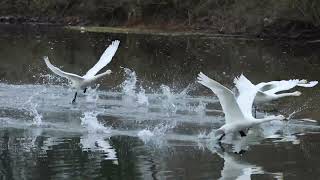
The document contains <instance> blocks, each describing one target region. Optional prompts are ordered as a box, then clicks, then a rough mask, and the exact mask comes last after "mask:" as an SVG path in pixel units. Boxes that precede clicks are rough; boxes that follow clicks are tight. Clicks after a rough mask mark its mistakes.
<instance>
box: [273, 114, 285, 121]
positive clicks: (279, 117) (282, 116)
mask: <svg viewBox="0 0 320 180" xmlns="http://www.w3.org/2000/svg"><path fill="white" fill-rule="evenodd" d="M275 119H276V120H286V119H287V118H286V117H285V116H284V115H278V116H275Z"/></svg>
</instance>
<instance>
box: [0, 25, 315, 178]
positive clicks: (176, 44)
mask: <svg viewBox="0 0 320 180" xmlns="http://www.w3.org/2000/svg"><path fill="white" fill-rule="evenodd" d="M114 39H120V40H121V46H120V47H119V50H118V52H117V54H116V56H115V57H114V59H113V61H112V62H111V64H110V67H108V68H110V69H112V71H113V74H111V75H110V76H108V77H106V78H105V79H104V80H102V81H100V85H99V87H92V88H90V89H88V91H87V93H86V94H80V95H79V99H78V102H77V104H75V105H72V104H71V100H72V97H73V94H74V92H73V90H72V89H70V88H68V86H67V81H65V80H64V79H61V78H58V77H56V76H54V75H52V74H51V73H50V72H49V71H48V69H47V68H46V67H45V64H44V62H43V60H42V57H43V56H45V55H48V56H49V57H50V59H51V60H52V62H53V63H54V64H55V65H57V66H59V67H62V68H63V69H64V70H66V71H68V72H75V73H78V74H81V73H84V72H86V71H87V70H88V69H89V68H90V67H91V66H92V65H93V64H94V63H95V62H96V60H97V59H99V56H100V54H101V52H102V51H103V50H104V49H105V46H106V45H108V44H109V42H110V41H112V40H114ZM315 48H317V45H316V44H312V47H311V45H306V44H305V45H301V44H297V43H296V44H290V45H289V44H288V43H285V42H271V41H260V40H230V39H214V38H208V37H206V38H202V37H201V38H200V37H164V36H161V37H159V36H150V35H123V34H99V33H80V32H79V33H78V32H72V31H65V30H61V29H58V28H52V27H51V28H48V27H37V26H31V27H27V26H26V27H23V26H20V27H13V26H1V27H0V59H1V65H0V79H1V83H0V97H1V98H0V123H1V127H0V143H1V149H0V179H49V178H50V179H62V178H65V179H93V178H96V179H219V178H220V179H256V178H261V179H302V178H308V179H316V178H318V176H319V173H320V170H319V168H318V167H317V164H318V163H319V162H320V156H318V154H319V153H318V151H317V149H318V145H319V142H320V141H319V138H320V136H319V134H318V132H319V130H320V129H319V128H320V127H319V126H318V125H317V123H312V122H301V121H298V120H297V119H301V118H310V119H315V120H317V119H320V114H319V112H318V109H319V102H320V101H319V100H320V99H319V98H320V97H319V95H318V94H319V91H320V88H319V87H315V88H310V89H309V88H308V89H303V90H301V91H302V92H303V95H302V96H301V97H296V98H287V99H283V100H281V101H279V102H273V103H272V104H270V105H267V106H266V107H263V109H265V110H266V112H267V113H269V114H277V113H278V112H281V113H284V114H286V115H289V114H292V113H293V112H296V113H295V114H292V119H293V120H290V121H289V122H285V123H284V122H278V121H275V122H270V123H265V124H262V125H261V126H259V127H257V128H253V129H252V130H251V131H250V133H249V134H248V136H247V137H246V138H242V139H239V138H235V139H232V140H229V141H228V142H226V143H224V144H222V146H219V144H218V143H216V141H214V140H213V139H212V138H211V136H210V133H211V132H212V131H213V130H215V129H217V128H218V127H220V126H221V125H222V124H223V123H224V119H223V114H222V113H221V108H220V105H219V103H218V101H217V99H216V98H215V97H214V96H213V95H212V93H211V92H210V91H209V90H207V89H205V88H203V87H202V86H200V85H198V84H197V83H195V77H196V74H197V73H198V72H199V71H203V72H205V73H206V74H208V75H209V76H210V77H214V78H215V79H217V80H218V81H220V82H222V83H224V84H226V85H227V86H229V87H232V79H233V77H234V76H236V75H239V74H240V73H245V74H246V75H247V77H249V78H250V79H251V80H252V81H253V82H255V83H258V82H261V81H269V80H277V79H288V78H304V79H310V80H317V78H318V77H319V72H320V71H319V70H320V62H319V61H318V57H319V53H318V52H317V51H310V49H315ZM258 115H259V116H262V115H264V112H259V113H258ZM306 169H307V170H308V171H306Z"/></svg>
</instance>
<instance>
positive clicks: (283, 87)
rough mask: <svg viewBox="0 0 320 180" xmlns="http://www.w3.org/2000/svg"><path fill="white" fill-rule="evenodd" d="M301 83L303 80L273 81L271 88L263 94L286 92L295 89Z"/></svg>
mask: <svg viewBox="0 0 320 180" xmlns="http://www.w3.org/2000/svg"><path fill="white" fill-rule="evenodd" d="M301 81H304V80H299V79H290V80H282V81H274V82H273V88H272V89H270V90H267V91H265V92H266V93H271V94H276V93H278V92H281V91H287V90H290V89H292V88H294V87H296V86H297V85H298V84H299V83H300V82H301Z"/></svg>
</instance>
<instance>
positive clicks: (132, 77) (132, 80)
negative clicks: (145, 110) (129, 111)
mask: <svg viewBox="0 0 320 180" xmlns="http://www.w3.org/2000/svg"><path fill="white" fill-rule="evenodd" d="M123 69H124V72H125V74H126V76H127V78H126V80H125V81H124V82H123V83H122V84H121V87H122V93H123V94H124V97H123V99H124V101H125V102H126V104H129V105H133V106H135V105H137V104H138V105H145V106H148V105H149V100H148V97H147V96H146V94H145V89H144V88H143V87H142V86H140V88H139V90H138V89H137V87H136V84H137V75H136V73H135V72H134V71H131V70H130V69H128V68H123ZM137 91H138V92H137Z"/></svg>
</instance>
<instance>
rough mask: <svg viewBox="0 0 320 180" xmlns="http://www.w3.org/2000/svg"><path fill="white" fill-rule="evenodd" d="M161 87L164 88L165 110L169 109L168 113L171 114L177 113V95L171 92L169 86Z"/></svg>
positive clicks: (163, 103)
mask: <svg viewBox="0 0 320 180" xmlns="http://www.w3.org/2000/svg"><path fill="white" fill-rule="evenodd" d="M160 89H161V90H162V94H163V95H164V98H163V100H162V106H163V108H164V109H165V110H167V115H168V116H169V115H170V113H171V114H174V113H176V112H177V110H178V109H177V106H176V105H175V98H176V97H175V95H174V94H173V93H171V90H170V88H169V86H166V85H161V86H160Z"/></svg>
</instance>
